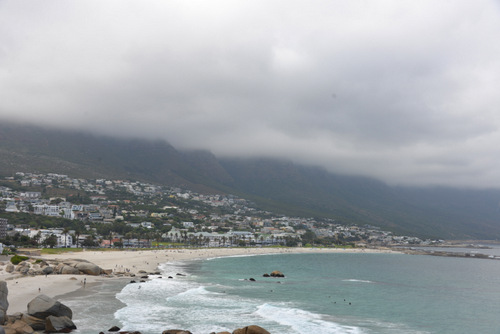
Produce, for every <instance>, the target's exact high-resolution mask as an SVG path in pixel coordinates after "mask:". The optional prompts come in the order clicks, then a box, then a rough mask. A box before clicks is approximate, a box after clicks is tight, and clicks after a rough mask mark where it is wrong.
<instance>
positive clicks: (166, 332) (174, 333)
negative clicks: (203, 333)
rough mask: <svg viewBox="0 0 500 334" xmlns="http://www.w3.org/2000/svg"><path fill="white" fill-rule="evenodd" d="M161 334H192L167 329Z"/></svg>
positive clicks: (181, 330)
mask: <svg viewBox="0 0 500 334" xmlns="http://www.w3.org/2000/svg"><path fill="white" fill-rule="evenodd" d="M162 334H192V333H191V332H190V331H186V330H183V329H167V330H166V331H163V333H162Z"/></svg>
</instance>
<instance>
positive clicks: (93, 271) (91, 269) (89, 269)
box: [75, 262, 102, 276]
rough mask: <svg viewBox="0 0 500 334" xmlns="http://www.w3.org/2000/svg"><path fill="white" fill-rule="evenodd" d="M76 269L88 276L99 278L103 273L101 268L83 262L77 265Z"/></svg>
mask: <svg viewBox="0 0 500 334" xmlns="http://www.w3.org/2000/svg"><path fill="white" fill-rule="evenodd" d="M75 268H76V269H78V270H79V271H81V272H82V273H84V274H87V275H93V276H98V275H100V274H101V273H102V269H101V267H99V266H98V265H96V264H93V263H90V262H81V263H78V264H76V265H75Z"/></svg>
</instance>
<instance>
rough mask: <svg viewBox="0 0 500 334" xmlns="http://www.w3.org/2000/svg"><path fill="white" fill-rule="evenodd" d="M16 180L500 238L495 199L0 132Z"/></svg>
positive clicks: (199, 155)
mask: <svg viewBox="0 0 500 334" xmlns="http://www.w3.org/2000/svg"><path fill="white" fill-rule="evenodd" d="M17 171H29V172H45V173H48V172H59V173H62V174H68V175H71V176H74V177H84V178H113V179H120V178H124V179H137V180H142V181H148V182H154V183H159V184H165V185H170V186H179V187H183V188H187V189H192V190H195V191H198V192H204V193H214V192H219V193H232V194H235V195H238V196H240V197H243V198H247V199H250V200H252V201H253V202H255V203H256V204H257V205H258V206H259V207H260V208H263V209H266V210H270V211H274V212H276V213H280V214H286V215H302V216H314V217H328V218H333V219H336V220H337V221H339V222H341V223H345V224H359V225H364V224H369V225H376V226H380V227H382V228H384V229H389V230H392V231H394V232H397V233H402V234H411V235H416V236H421V237H438V238H447V239H499V238H500V206H499V202H500V190H495V189H489V190H473V189H453V188H444V187H427V188H416V187H392V186H388V185H386V184H385V183H383V182H381V181H378V180H374V179H370V178H367V177H355V176H344V175H338V174H333V173H330V172H328V171H326V170H325V169H323V168H319V167H308V166H302V165H297V164H294V163H292V162H290V161H284V160H274V159H264V158H260V159H258V158H256V159H242V158H217V157H216V156H215V155H213V154H212V153H210V152H207V151H189V152H182V151H178V150H177V149H175V148H174V147H173V146H172V145H170V144H168V143H167V142H166V141H158V140H157V141H151V140H145V139H137V138H135V139H117V138H112V137H107V136H98V135H93V134H90V133H86V132H69V131H64V130H58V129H44V128H41V127H36V126H26V125H18V124H1V125H0V175H3V176H8V175H12V174H13V173H15V172H17Z"/></svg>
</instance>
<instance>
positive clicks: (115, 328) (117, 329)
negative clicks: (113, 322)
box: [108, 326, 120, 332]
mask: <svg viewBox="0 0 500 334" xmlns="http://www.w3.org/2000/svg"><path fill="white" fill-rule="evenodd" d="M119 331H120V327H118V326H113V327H111V328H110V329H108V332H119Z"/></svg>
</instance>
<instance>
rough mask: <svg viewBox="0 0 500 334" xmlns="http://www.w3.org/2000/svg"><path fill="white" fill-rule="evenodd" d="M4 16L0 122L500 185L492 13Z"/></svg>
mask: <svg viewBox="0 0 500 334" xmlns="http://www.w3.org/2000/svg"><path fill="white" fill-rule="evenodd" d="M0 6H1V9H2V11H0V30H1V31H2V34H0V45H1V47H0V59H1V62H0V101H1V102H0V117H1V118H4V119H17V120H22V121H25V122H30V123H35V124H37V123H38V124H49V125H56V126H61V127H65V128H74V129H92V131H95V132H98V133H106V134H112V135H118V136H139V137H146V138H154V139H158V138H163V139H166V140H168V141H169V142H170V143H172V144H173V145H174V146H176V147H179V148H181V149H198V148H201V149H208V150H211V151H212V152H214V153H215V154H217V155H220V156H269V157H280V158H287V159H292V160H294V161H296V162H300V163H307V164H318V165H322V166H324V167H325V168H327V169H329V170H331V171H335V172H342V173H351V174H360V175H368V176H373V177H377V178H380V179H382V180H384V181H387V182H390V183H403V184H408V183H411V184H448V185H462V186H496V187H499V186H500V177H499V176H500V175H498V173H497V172H496V169H497V168H496V166H498V163H499V161H498V158H496V156H500V155H499V154H498V148H497V145H496V143H498V142H499V139H500V138H499V126H500V114H499V113H498V112H497V106H498V105H499V102H500V97H499V96H498V94H497V92H496V91H495V87H499V86H500V85H499V84H500V79H498V78H500V63H499V62H498V59H500V47H499V46H498V45H499V44H498V43H497V42H496V39H497V36H498V32H499V31H500V20H499V19H500V14H499V8H498V5H497V4H496V3H495V2H494V1H485V2H481V3H480V4H477V3H470V2H468V1H465V0H464V1H458V2H454V3H453V4H450V3H439V4H437V3H436V2H434V1H423V2H418V3H415V2H405V1H381V2H364V1H349V2H342V1H312V2H309V3H308V4H307V5H306V4H304V3H303V2H299V1H276V2H266V1H252V2H233V1H211V2H205V1H190V2H181V1H171V2H163V1H152V2H149V3H143V2H137V1H109V2H101V1H85V2H79V3H64V5H61V4H60V3H57V4H56V3H55V2H54V3H50V5H46V4H45V3H44V4H43V6H42V5H41V4H33V3H27V2H23V1H4V2H1V3H0Z"/></svg>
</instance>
